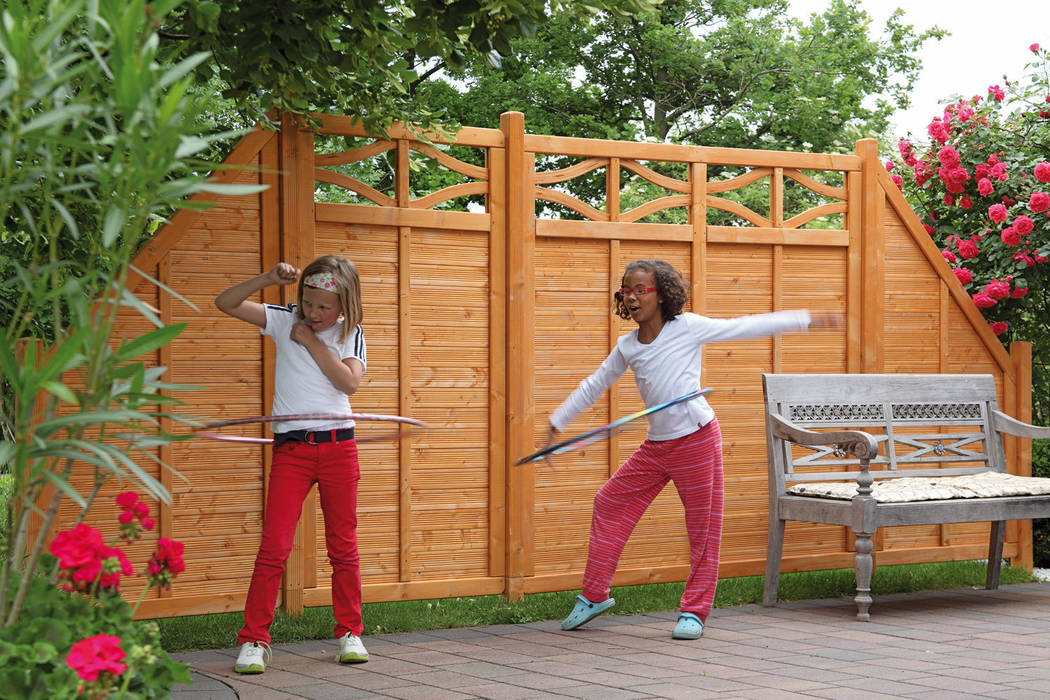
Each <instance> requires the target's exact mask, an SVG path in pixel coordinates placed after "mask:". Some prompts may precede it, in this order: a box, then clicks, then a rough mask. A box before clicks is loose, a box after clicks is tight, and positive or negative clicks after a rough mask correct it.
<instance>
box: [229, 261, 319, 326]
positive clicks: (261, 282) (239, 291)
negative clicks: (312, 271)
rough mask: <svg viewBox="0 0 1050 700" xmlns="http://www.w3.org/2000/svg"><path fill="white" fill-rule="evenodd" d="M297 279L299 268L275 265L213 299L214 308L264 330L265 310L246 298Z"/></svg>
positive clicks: (286, 264) (282, 264)
mask: <svg viewBox="0 0 1050 700" xmlns="http://www.w3.org/2000/svg"><path fill="white" fill-rule="evenodd" d="M298 279H299V268H297V267H292V266H291V265H289V264H288V263H283V262H282V263H277V264H276V265H274V266H273V268H271V269H270V271H269V272H265V273H263V274H261V275H256V276H255V277H252V278H250V279H246V280H244V281H243V282H238V283H237V284H235V285H233V286H232V287H230V288H229V289H227V290H226V291H224V292H222V293H221V294H219V296H217V297H215V308H217V309H218V310H219V311H221V312H223V313H224V314H229V315H230V316H233V317H234V318H239V319H240V320H242V321H247V322H248V323H251V324H253V325H256V326H258V327H259V328H266V308H265V307H264V306H263V305H262V304H260V303H258V302H254V301H248V297H250V296H251V295H253V294H255V293H256V292H257V291H259V290H260V289H263V288H265V287H269V286H270V285H271V284H292V283H294V282H295V281H296V280H298Z"/></svg>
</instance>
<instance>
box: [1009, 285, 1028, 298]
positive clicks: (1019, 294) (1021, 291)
mask: <svg viewBox="0 0 1050 700" xmlns="http://www.w3.org/2000/svg"><path fill="white" fill-rule="evenodd" d="M1025 294H1028V287H1014V289H1013V291H1012V292H1010V298H1011V299H1023V298H1024V296H1025Z"/></svg>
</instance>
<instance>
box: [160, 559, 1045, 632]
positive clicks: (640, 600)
mask: <svg viewBox="0 0 1050 700" xmlns="http://www.w3.org/2000/svg"><path fill="white" fill-rule="evenodd" d="M984 580H985V566H984V564H983V563H982V562H976V561H960V562H944V563H935V564H911V565H904V566H885V567H881V568H878V569H876V570H875V574H874V576H873V577H872V586H871V588H872V594H873V595H874V596H876V597H877V596H880V595H886V594H888V593H905V592H909V591H922V590H946V589H951V588H962V587H980V588H983V587H984ZM1033 580H1034V579H1033V578H1032V577H1031V576H1030V575H1029V574H1028V572H1027V571H1025V570H1023V569H1016V568H1012V567H1008V566H1004V567H1003V570H1002V575H1001V577H1000V581H1001V583H1002V584H1004V585H1006V584H1011V583H1025V582H1029V581H1033ZM683 589H684V584H682V583H654V584H647V585H643V586H621V587H617V588H614V589H613V592H612V595H613V597H614V598H616V607H615V608H613V609H612V610H611V611H610V613H609V614H612V615H631V614H638V613H645V612H657V611H665V610H677V609H678V603H679V599H680V598H681V596H682V591H683ZM779 592H780V600H782V601H787V600H818V599H827V598H840V597H849V598H852V597H853V596H854V595H855V593H856V583H855V581H854V578H853V569H834V570H827V571H806V572H801V573H793V574H783V575H781V577H780V589H779ZM575 597H576V591H559V592H556V593H535V594H532V595H528V596H525V597H524V598H523V599H522V600H518V601H514V602H510V601H507V600H505V599H503V598H501V597H500V596H475V597H463V598H443V599H440V600H411V601H397V602H390V603H368V604H366V605H365V606H364V621H365V634H366V635H370V634H387V633H392V632H417V631H420V630H431V629H447V628H451V627H474V626H481V625H495V624H508V623H522V622H536V621H538V620H559V619H561V618H562V617H564V616H565V615H566V614H568V612H569V610H571V609H572V605H573V599H574V598H575ZM761 601H762V577H761V576H745V577H741V578H728V579H721V580H720V581H719V582H718V592H717V594H716V595H715V607H716V608H726V607H732V606H735V605H749V604H757V603H760V602H761ZM157 622H158V623H159V624H160V628H161V643H162V644H163V646H164V649H166V650H167V651H169V652H173V651H189V650H195V649H216V648H219V649H224V648H229V647H233V646H235V645H236V640H237V632H238V630H239V629H240V628H241V625H242V624H243V622H244V618H243V616H242V614H241V613H222V614H217V615H197V616H191V617H176V618H167V619H161V620H157ZM333 624H334V620H333V618H332V608H331V607H321V608H307V609H306V611H305V612H304V614H303V615H301V616H292V615H284V614H280V613H279V614H278V615H277V617H276V619H275V620H274V624H273V627H272V628H271V630H270V632H271V635H272V637H273V642H274V643H275V644H276V643H288V642H298V641H304V640H307V639H330V638H332V637H333V636H334V635H333V630H332V628H333Z"/></svg>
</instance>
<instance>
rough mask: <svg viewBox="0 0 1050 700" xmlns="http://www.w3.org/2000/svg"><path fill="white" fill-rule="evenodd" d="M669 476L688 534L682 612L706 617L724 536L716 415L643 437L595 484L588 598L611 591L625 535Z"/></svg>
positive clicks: (586, 580) (585, 590) (593, 599)
mask: <svg viewBox="0 0 1050 700" xmlns="http://www.w3.org/2000/svg"><path fill="white" fill-rule="evenodd" d="M668 481H673V482H674V485H675V487H676V488H677V489H678V497H679V498H680V499H681V500H682V505H683V506H684V508H685V530H686V533H687V534H688V535H689V565H690V566H689V579H688V580H687V581H686V582H685V592H684V593H683V594H682V602H681V610H682V612H691V613H694V614H696V615H697V617H699V618H700V619H701V620H707V616H708V614H709V613H710V612H711V606H712V604H713V603H714V599H715V587H716V586H717V585H718V554H719V548H720V545H721V542H722V507H723V493H722V434H721V432H720V431H719V429H718V421H717V420H715V419H711V422H710V423H708V424H707V425H705V426H704V427H702V428H700V429H699V430H697V431H696V432H695V433H690V434H689V435H685V436H683V437H680V438H675V439H674V440H664V441H661V442H654V441H652V440H646V441H645V442H643V443H642V444H641V445H640V446H639V447H638V449H637V450H636V451H635V453H634V454H632V455H631V457H630V458H629V459H628V460H627V461H626V462H624V464H623V466H622V467H620V469H619V470H618V471H617V472H616V473H615V474H614V475H613V476H612V478H610V479H609V480H608V481H607V482H605V485H604V486H602V487H601V488H600V489H599V490H598V493H597V494H596V495H595V497H594V512H593V515H592V516H591V539H590V544H589V546H588V549H587V568H586V569H585V571H584V574H583V591H582V593H583V595H584V597H585V598H587V599H588V600H590V601H591V602H594V603H597V602H600V601H603V600H606V599H607V598H608V597H609V584H610V583H611V582H612V578H613V575H614V574H615V573H616V565H617V564H618V563H619V561H620V555H621V554H622V553H623V549H624V546H625V545H626V544H627V539H628V538H629V537H630V536H631V533H632V532H633V531H634V526H635V525H637V524H638V521H639V520H640V519H641V517H642V514H643V513H644V512H645V510H646V508H648V507H649V504H650V503H652V501H653V499H654V498H656V495H657V494H658V493H660V491H661V490H663V487H664V486H665V485H666V484H667V482H668Z"/></svg>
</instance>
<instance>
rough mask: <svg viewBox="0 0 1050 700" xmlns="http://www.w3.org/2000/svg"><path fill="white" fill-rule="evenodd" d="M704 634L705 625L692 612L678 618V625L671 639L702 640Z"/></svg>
mask: <svg viewBox="0 0 1050 700" xmlns="http://www.w3.org/2000/svg"><path fill="white" fill-rule="evenodd" d="M703 633H704V623H703V622H701V621H700V618H699V617H697V616H696V615H694V614H693V613H690V612H684V613H682V614H681V615H679V616H678V624H676V625H675V626H674V631H673V632H671V639H700V635H702V634H703Z"/></svg>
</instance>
